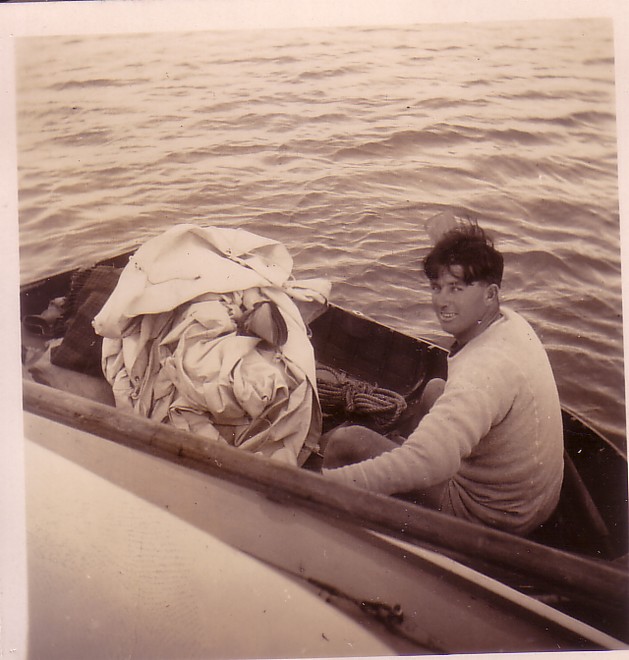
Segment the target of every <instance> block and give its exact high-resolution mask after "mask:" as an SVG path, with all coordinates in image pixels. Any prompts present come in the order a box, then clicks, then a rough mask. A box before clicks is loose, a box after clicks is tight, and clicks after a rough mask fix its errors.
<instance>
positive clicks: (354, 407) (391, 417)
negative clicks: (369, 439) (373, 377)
mask: <svg viewBox="0 0 629 660" xmlns="http://www.w3.org/2000/svg"><path fill="white" fill-rule="evenodd" d="M317 389H318V392H319V401H320V403H321V410H322V412H323V415H324V416H326V417H331V416H334V415H338V414H339V413H344V414H345V415H346V416H347V417H348V418H349V419H357V418H358V419H361V421H363V420H365V419H368V420H369V421H370V422H371V423H373V425H374V426H375V427H376V428H377V429H378V430H379V431H388V430H390V429H391V428H392V427H393V426H394V425H395V423H396V422H397V421H398V419H399V418H400V415H401V414H402V413H403V412H404V411H405V410H406V401H405V400H404V397H403V396H401V395H400V394H398V393H397V392H393V391H391V390H387V389H384V388H382V387H378V386H377V385H371V384H370V383H367V382H365V381H363V380H358V379H356V378H351V377H350V376H348V375H347V374H345V373H344V372H342V371H339V370H337V369H333V368H332V367H328V366H322V365H320V366H319V367H318V368H317Z"/></svg>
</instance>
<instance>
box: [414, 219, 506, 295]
mask: <svg viewBox="0 0 629 660" xmlns="http://www.w3.org/2000/svg"><path fill="white" fill-rule="evenodd" d="M453 266H461V268H462V269H463V281H464V282H465V283H466V284H471V283H472V282H487V283H488V284H497V285H498V286H500V284H501V282H502V273H503V270H504V261H503V258H502V255H501V254H500V252H498V251H497V250H496V248H495V247H494V243H493V241H492V240H491V238H489V236H487V234H485V232H484V231H483V230H482V229H481V228H480V227H479V226H478V224H476V223H475V222H468V223H466V224H464V225H459V226H458V227H456V228H455V229H451V230H450V231H448V232H447V233H445V234H444V235H443V236H442V237H441V238H440V239H439V240H438V241H437V243H436V245H435V246H434V247H433V248H432V250H431V251H430V252H429V253H428V255H426V258H425V259H424V273H426V276H427V277H428V279H429V280H436V279H439V273H440V271H441V270H442V268H446V269H448V270H451V269H452V267H453Z"/></svg>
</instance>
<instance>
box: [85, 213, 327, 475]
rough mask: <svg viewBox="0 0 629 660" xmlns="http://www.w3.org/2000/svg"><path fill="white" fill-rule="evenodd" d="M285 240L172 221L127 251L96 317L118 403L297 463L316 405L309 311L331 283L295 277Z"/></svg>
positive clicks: (315, 423) (315, 430)
mask: <svg viewBox="0 0 629 660" xmlns="http://www.w3.org/2000/svg"><path fill="white" fill-rule="evenodd" d="M292 268H293V261H292V258H291V256H290V254H289V252H288V250H287V249H286V247H285V246H284V245H282V244H281V243H279V242H277V241H274V240H271V239H267V238H263V237H261V236H257V235H256V234H253V233H250V232H248V231H246V230H243V229H232V228H218V227H199V226H197V225H190V224H184V225H177V226H175V227H172V228H171V229H169V230H167V231H166V232H164V233H163V234H161V235H159V236H156V237H154V238H152V239H150V240H148V241H147V242H146V243H145V244H144V245H142V246H141V247H140V248H139V249H138V250H137V252H136V253H135V254H134V255H133V256H132V257H131V258H130V260H129V263H128V264H127V266H126V267H125V268H124V270H123V271H122V274H121V276H120V279H119V281H118V284H117V286H116V288H115V289H114V291H113V293H112V294H111V296H110V297H109V299H108V300H107V302H106V303H105V305H104V306H103V308H102V309H101V311H100V312H99V313H98V314H97V316H96V317H95V318H94V322H93V325H94V329H95V331H96V332H97V334H99V335H101V336H102V337H103V338H104V339H103V349H102V350H103V353H102V366H103V372H104V374H105V378H106V379H107V380H108V382H109V383H110V385H111V386H112V390H113V393H114V398H115V401H116V405H117V406H118V407H121V408H126V409H131V410H133V411H135V412H136V413H138V414H141V415H143V416H146V417H149V418H152V419H155V420H157V421H159V422H166V423H170V424H173V425H174V426H176V427H178V428H181V429H185V430H189V431H192V432H195V433H199V434H202V435H204V436H206V437H210V438H213V439H215V440H219V441H223V442H226V443H228V444H230V445H233V446H237V447H241V448H243V449H245V450H249V451H252V452H256V453H260V454H262V455H264V456H267V457H273V458H276V459H278V460H281V461H284V462H287V463H290V464H301V463H302V462H303V461H304V460H305V459H306V458H307V456H308V455H309V453H310V452H311V450H312V449H313V448H314V447H315V446H316V445H317V442H318V440H319V436H320V433H321V411H320V406H319V402H318V397H317V390H316V368H315V359H314V352H313V349H312V345H311V343H310V340H309V337H308V329H307V326H306V324H305V322H304V315H311V314H313V313H316V311H320V310H321V309H323V308H325V305H326V304H327V299H328V296H329V293H330V283H329V282H328V281H327V280H325V279H322V278H317V279H311V280H300V281H298V280H295V279H293V277H292V275H291V273H292Z"/></svg>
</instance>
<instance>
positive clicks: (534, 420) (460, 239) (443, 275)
mask: <svg viewBox="0 0 629 660" xmlns="http://www.w3.org/2000/svg"><path fill="white" fill-rule="evenodd" d="M424 272H425V274H426V275H427V277H428V279H429V281H430V284H431V288H432V303H433V308H434V310H435V313H436V315H437V318H438V320H439V322H440V324H441V327H442V328H443V329H444V330H445V331H446V332H448V333H450V334H451V335H453V336H454V338H455V342H454V345H453V346H452V349H451V351H450V355H449V357H448V379H447V382H445V383H444V382H443V381H441V382H440V383H439V382H434V381H432V382H431V383H429V386H428V387H427V392H426V394H427V395H428V396H429V397H431V398H432V399H433V400H434V402H429V405H430V404H432V405H430V409H429V410H428V412H427V413H426V414H425V416H424V417H423V418H422V419H421V421H420V422H419V424H418V426H417V428H416V429H415V430H414V431H413V432H412V433H411V434H410V435H409V437H408V439H407V440H406V441H405V442H404V443H403V444H402V445H396V444H395V443H393V442H392V441H390V440H388V439H387V438H385V437H383V436H380V435H379V434H376V433H375V432H372V431H370V430H368V429H364V428H362V427H358V426H348V427H340V428H338V429H335V430H333V431H331V432H330V433H329V434H328V437H327V438H326V441H327V446H326V450H325V459H324V469H323V473H324V474H325V475H326V476H327V477H328V478H330V479H333V480H335V481H339V482H342V483H345V484H349V485H354V486H358V487H360V488H364V489H367V490H371V491H375V492H379V493H385V494H394V493H408V492H411V491H421V497H420V501H421V503H423V504H426V505H429V506H433V507H436V508H438V509H440V510H441V511H443V512H446V513H449V514H451V515H454V516H456V517H459V518H464V519H466V520H471V521H474V522H478V523H482V524H485V525H489V526H492V527H496V528H499V529H503V530H507V531H511V532H513V533H517V534H527V533H528V532H530V531H532V530H534V529H535V528H536V527H537V526H538V525H539V524H541V523H542V522H544V521H545V520H546V519H547V518H548V517H549V516H550V515H551V513H552V512H553V510H554V508H555V506H556V505H557V502H558V499H559V492H560V489H561V482H562V478H563V431H562V422H561V407H560V403H559V397H558V394H557V387H556V384H555V380H554V378H553V374H552V370H551V367H550V363H549V361H548V357H547V355H546V351H545V350H544V347H543V346H542V344H541V342H540V341H539V339H538V338H537V336H536V335H535V332H534V331H533V329H532V328H531V326H530V325H529V324H528V323H527V322H526V321H525V320H524V319H523V318H522V317H521V316H520V315H519V314H517V313H516V312H514V311H513V310H511V309H508V308H505V307H502V306H501V304H500V285H501V282H502V274H503V258H502V255H501V254H500V253H499V252H498V251H497V250H496V249H495V248H494V245H493V242H492V241H491V240H490V239H489V238H488V237H487V236H486V234H485V233H484V232H483V230H482V229H481V228H480V227H478V225H476V224H468V225H464V226H457V227H456V228H454V229H452V230H450V231H448V232H447V233H446V234H445V235H444V236H443V237H442V238H440V239H439V240H438V242H437V244H436V245H435V246H434V247H433V249H432V250H431V251H430V253H429V254H428V255H427V257H426V258H425V260H424ZM337 466H340V467H337Z"/></svg>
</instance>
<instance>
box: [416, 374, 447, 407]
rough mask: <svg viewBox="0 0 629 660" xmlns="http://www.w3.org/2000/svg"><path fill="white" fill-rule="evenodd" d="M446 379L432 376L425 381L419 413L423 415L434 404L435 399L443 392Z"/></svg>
mask: <svg viewBox="0 0 629 660" xmlns="http://www.w3.org/2000/svg"><path fill="white" fill-rule="evenodd" d="M445 386H446V381H445V380H443V378H433V379H432V380H429V381H428V382H427V383H426V387H425V388H424V391H423V393H422V398H421V401H420V411H421V414H423V415H425V414H426V413H427V412H428V411H429V410H430V409H431V408H432V407H433V405H434V404H435V402H436V401H437V399H438V398H439V397H440V396H441V395H442V394H443V390H444V389H445Z"/></svg>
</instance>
